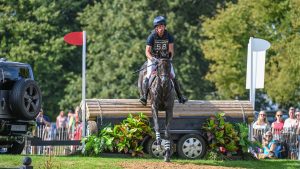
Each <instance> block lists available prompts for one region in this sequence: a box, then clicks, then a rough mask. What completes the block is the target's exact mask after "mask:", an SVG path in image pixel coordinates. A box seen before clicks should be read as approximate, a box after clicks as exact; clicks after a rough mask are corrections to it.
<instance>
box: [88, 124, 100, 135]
mask: <svg viewBox="0 0 300 169" xmlns="http://www.w3.org/2000/svg"><path fill="white" fill-rule="evenodd" d="M87 132H88V133H87V134H88V135H95V134H97V133H98V126H97V123H96V122H95V121H88V125H87Z"/></svg>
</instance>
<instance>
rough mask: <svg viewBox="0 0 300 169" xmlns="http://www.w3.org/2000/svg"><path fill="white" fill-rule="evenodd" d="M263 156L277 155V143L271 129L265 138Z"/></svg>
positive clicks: (272, 156) (271, 156)
mask: <svg viewBox="0 0 300 169" xmlns="http://www.w3.org/2000/svg"><path fill="white" fill-rule="evenodd" d="M262 145H263V158H274V157H277V154H278V152H277V143H276V142H275V141H274V140H273V134H272V132H271V131H267V132H266V134H265V136H264V139H263V143H262Z"/></svg>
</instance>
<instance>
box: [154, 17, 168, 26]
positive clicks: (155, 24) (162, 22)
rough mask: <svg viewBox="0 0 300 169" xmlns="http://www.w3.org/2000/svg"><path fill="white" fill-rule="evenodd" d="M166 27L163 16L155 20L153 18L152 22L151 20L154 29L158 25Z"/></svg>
mask: <svg viewBox="0 0 300 169" xmlns="http://www.w3.org/2000/svg"><path fill="white" fill-rule="evenodd" d="M161 24H162V25H167V21H166V19H165V17H163V16H157V17H156V18H154V20H153V26H154V28H155V27H156V26H158V25H161Z"/></svg>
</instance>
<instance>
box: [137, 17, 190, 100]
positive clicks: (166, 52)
mask: <svg viewBox="0 0 300 169" xmlns="http://www.w3.org/2000/svg"><path fill="white" fill-rule="evenodd" d="M153 26H154V30H153V31H152V32H151V34H150V35H149V36H148V39H147V45H146V56H147V59H148V63H147V66H148V67H147V75H146V77H145V79H144V81H143V87H142V90H143V93H144V95H143V96H142V97H141V98H140V102H141V103H142V104H143V105H146V104H147V96H148V85H149V78H150V75H151V72H152V71H153V69H155V63H157V59H158V58H162V57H170V59H171V60H172V59H173V57H174V38H173V36H172V35H171V34H169V33H168V31H167V30H166V19H165V18H164V17H163V16H157V17H156V18H155V19H154V21H153ZM150 65H152V66H150ZM171 76H172V78H173V79H172V80H173V83H174V87H175V91H176V93H177V96H178V101H179V103H182V104H184V103H185V102H186V101H187V100H188V99H187V98H186V97H184V96H183V95H182V93H181V91H180V87H179V86H180V85H179V82H178V81H177V79H176V78H175V73H174V69H173V66H171Z"/></svg>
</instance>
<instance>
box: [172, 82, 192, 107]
mask: <svg viewBox="0 0 300 169" xmlns="http://www.w3.org/2000/svg"><path fill="white" fill-rule="evenodd" d="M173 83H174V87H175V91H176V94H177V97H178V101H179V103H182V104H184V103H185V102H187V101H188V99H187V98H186V97H184V96H183V95H182V93H181V90H180V84H179V82H178V80H177V79H176V78H174V79H173Z"/></svg>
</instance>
